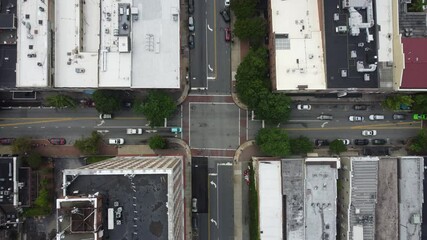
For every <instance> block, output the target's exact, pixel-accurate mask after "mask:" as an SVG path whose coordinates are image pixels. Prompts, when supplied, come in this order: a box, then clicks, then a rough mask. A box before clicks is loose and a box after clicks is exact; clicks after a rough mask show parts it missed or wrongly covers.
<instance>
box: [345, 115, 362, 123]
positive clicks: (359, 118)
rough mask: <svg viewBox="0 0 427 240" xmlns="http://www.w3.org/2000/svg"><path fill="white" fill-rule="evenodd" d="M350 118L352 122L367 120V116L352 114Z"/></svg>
mask: <svg viewBox="0 0 427 240" xmlns="http://www.w3.org/2000/svg"><path fill="white" fill-rule="evenodd" d="M348 120H349V121H350V122H361V121H363V120H365V118H364V117H362V116H350V117H348Z"/></svg>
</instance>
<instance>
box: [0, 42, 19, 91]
mask: <svg viewBox="0 0 427 240" xmlns="http://www.w3.org/2000/svg"><path fill="white" fill-rule="evenodd" d="M0 76H1V78H0V88H14V87H15V86H16V44H14V45H1V44H0Z"/></svg>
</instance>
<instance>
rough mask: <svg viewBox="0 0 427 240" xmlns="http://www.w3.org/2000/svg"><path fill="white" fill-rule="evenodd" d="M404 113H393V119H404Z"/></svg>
mask: <svg viewBox="0 0 427 240" xmlns="http://www.w3.org/2000/svg"><path fill="white" fill-rule="evenodd" d="M405 119H406V115H405V114H393V120H405Z"/></svg>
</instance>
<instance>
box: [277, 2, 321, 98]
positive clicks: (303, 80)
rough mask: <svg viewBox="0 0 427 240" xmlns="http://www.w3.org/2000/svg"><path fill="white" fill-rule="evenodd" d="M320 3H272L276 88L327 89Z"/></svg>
mask: <svg viewBox="0 0 427 240" xmlns="http://www.w3.org/2000/svg"><path fill="white" fill-rule="evenodd" d="M318 3H319V1H317V0H305V1H301V0H286V1H283V0H271V12H272V31H273V34H275V51H276V55H275V56H276V66H275V68H276V89H277V90H298V86H303V85H306V86H307V88H306V89H310V90H315V89H326V75H325V61H324V50H323V44H322V32H321V29H320V24H319V22H320V21H321V20H320V16H319V8H322V6H319V4H318Z"/></svg>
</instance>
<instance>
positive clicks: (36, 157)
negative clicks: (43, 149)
mask: <svg viewBox="0 0 427 240" xmlns="http://www.w3.org/2000/svg"><path fill="white" fill-rule="evenodd" d="M26 161H27V164H28V165H29V166H30V167H31V168H32V169H38V168H39V167H40V165H41V164H42V162H43V159H42V156H41V155H40V154H38V153H31V154H30V155H29V156H28V157H27V159H26Z"/></svg>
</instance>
